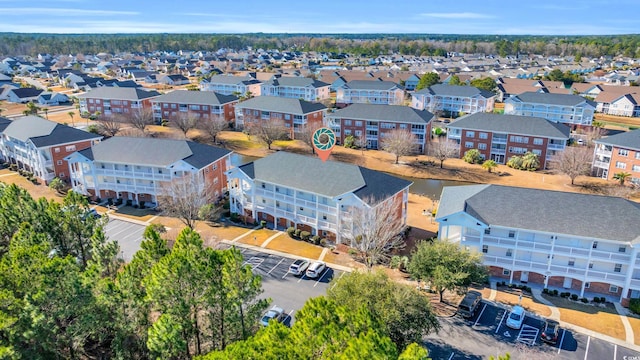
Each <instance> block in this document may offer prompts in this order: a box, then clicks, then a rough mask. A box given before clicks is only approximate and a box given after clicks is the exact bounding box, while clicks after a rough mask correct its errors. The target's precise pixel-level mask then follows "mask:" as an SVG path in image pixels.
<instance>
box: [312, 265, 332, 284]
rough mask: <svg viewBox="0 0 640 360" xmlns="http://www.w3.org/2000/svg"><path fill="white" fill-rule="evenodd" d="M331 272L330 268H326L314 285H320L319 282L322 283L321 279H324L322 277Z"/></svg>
mask: <svg viewBox="0 0 640 360" xmlns="http://www.w3.org/2000/svg"><path fill="white" fill-rule="evenodd" d="M328 273H329V268H326V269H324V274H322V276H320V277H319V278H318V280H316V283H315V284H313V287H316V286H318V284H319V283H320V281H322V278H323V277H325V275H327V274H328Z"/></svg>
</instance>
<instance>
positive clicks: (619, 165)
mask: <svg viewBox="0 0 640 360" xmlns="http://www.w3.org/2000/svg"><path fill="white" fill-rule="evenodd" d="M626 168H627V163H625V162H622V161H616V169H626Z"/></svg>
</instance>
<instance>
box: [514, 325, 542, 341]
mask: <svg viewBox="0 0 640 360" xmlns="http://www.w3.org/2000/svg"><path fill="white" fill-rule="evenodd" d="M539 331H540V330H539V329H538V328H536V327H533V326H530V325H527V324H524V325H523V326H522V329H520V332H519V333H518V338H517V339H516V341H518V342H521V343H523V344H526V345H534V344H535V342H536V339H537V338H538V332H539Z"/></svg>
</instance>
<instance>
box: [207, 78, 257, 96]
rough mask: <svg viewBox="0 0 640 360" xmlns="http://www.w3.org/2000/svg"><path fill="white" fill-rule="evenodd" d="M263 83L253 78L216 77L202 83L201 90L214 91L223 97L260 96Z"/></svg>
mask: <svg viewBox="0 0 640 360" xmlns="http://www.w3.org/2000/svg"><path fill="white" fill-rule="evenodd" d="M260 84H261V82H260V81H258V80H256V79H254V78H252V77H251V76H233V75H214V76H212V77H211V79H209V80H203V81H201V82H200V90H202V91H213V92H217V93H219V94H222V95H237V96H244V95H247V94H251V95H252V96H260V95H261V92H260Z"/></svg>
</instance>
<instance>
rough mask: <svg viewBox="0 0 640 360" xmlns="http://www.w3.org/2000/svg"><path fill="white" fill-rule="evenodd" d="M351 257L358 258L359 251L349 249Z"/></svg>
mask: <svg viewBox="0 0 640 360" xmlns="http://www.w3.org/2000/svg"><path fill="white" fill-rule="evenodd" d="M348 253H349V255H351V256H356V255H358V251H357V250H356V249H349V251H348Z"/></svg>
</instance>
